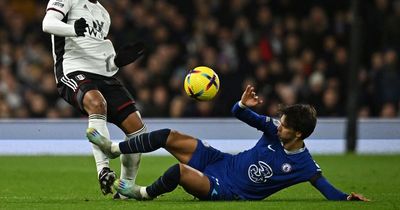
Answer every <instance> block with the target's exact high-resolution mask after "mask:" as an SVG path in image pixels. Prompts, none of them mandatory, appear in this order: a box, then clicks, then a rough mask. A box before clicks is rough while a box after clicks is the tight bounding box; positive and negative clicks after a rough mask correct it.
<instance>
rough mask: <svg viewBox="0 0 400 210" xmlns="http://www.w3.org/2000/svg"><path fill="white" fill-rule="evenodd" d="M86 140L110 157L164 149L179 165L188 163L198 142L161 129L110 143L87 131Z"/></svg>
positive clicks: (89, 130) (184, 135) (180, 134)
mask: <svg viewBox="0 0 400 210" xmlns="http://www.w3.org/2000/svg"><path fill="white" fill-rule="evenodd" d="M87 137H88V139H89V140H90V141H91V142H92V143H94V144H96V145H99V146H100V148H101V149H102V150H103V151H104V152H105V153H106V154H111V155H109V156H110V157H114V156H117V155H119V154H132V153H148V152H152V151H155V150H157V149H159V148H165V149H166V150H167V151H168V152H169V153H171V154H172V155H173V156H175V158H176V159H178V160H179V162H181V163H188V162H189V160H190V159H191V158H192V155H193V153H194V152H195V150H196V147H197V142H198V140H197V139H195V138H193V137H191V136H189V135H186V134H182V133H180V132H178V131H174V130H170V129H161V130H156V131H152V132H149V133H144V134H141V135H137V136H134V137H131V138H130V139H129V140H128V141H125V142H119V143H112V142H111V141H110V140H109V139H107V138H105V137H103V136H101V135H98V134H97V133H96V131H95V130H93V129H88V131H87Z"/></svg>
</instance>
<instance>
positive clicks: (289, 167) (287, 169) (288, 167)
mask: <svg viewBox="0 0 400 210" xmlns="http://www.w3.org/2000/svg"><path fill="white" fill-rule="evenodd" d="M282 171H283V172H285V173H289V172H290V171H292V165H290V164H289V163H284V164H282Z"/></svg>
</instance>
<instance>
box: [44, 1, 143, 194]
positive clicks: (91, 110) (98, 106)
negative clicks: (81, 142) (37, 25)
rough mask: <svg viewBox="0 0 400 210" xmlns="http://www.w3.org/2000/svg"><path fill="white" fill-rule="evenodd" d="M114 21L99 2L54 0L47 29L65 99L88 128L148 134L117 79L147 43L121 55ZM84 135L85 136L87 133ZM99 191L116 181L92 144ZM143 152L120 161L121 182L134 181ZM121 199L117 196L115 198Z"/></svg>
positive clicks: (105, 191)
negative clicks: (114, 127)
mask: <svg viewBox="0 0 400 210" xmlns="http://www.w3.org/2000/svg"><path fill="white" fill-rule="evenodd" d="M110 24H111V20H110V16H109V14H108V12H107V10H106V9H105V8H104V7H103V6H102V5H101V4H100V3H99V2H98V1H97V0H50V1H49V3H48V5H47V11H46V15H45V17H44V19H43V31H44V32H47V33H50V34H51V41H52V45H53V57H54V72H55V78H56V83H57V89H58V92H59V94H60V96H61V97H62V98H64V99H65V100H66V101H67V102H68V103H70V104H71V105H72V106H74V107H75V108H76V109H78V110H80V111H81V112H82V113H84V114H86V115H88V117H89V124H88V127H93V128H96V129H97V130H98V131H99V132H100V133H101V134H102V135H103V136H107V137H108V138H110V134H109V132H108V129H107V125H106V122H107V121H108V122H111V123H114V124H115V125H117V126H118V127H119V128H121V130H122V131H123V132H124V133H125V134H126V139H128V138H129V137H132V136H136V135H139V134H141V133H144V132H145V131H146V126H145V124H144V123H143V122H142V120H141V117H140V113H139V111H138V110H137V109H136V107H135V101H134V100H133V98H132V97H131V95H130V94H129V93H128V92H127V90H126V89H125V88H124V87H123V85H122V84H121V83H120V82H119V81H118V80H117V79H115V78H114V77H113V76H114V75H115V74H116V73H117V71H118V69H119V67H122V66H125V65H127V64H129V63H131V62H133V61H135V60H136V59H137V58H138V57H140V56H141V55H142V54H143V49H144V47H143V44H141V43H136V44H128V45H126V46H123V47H122V48H121V49H120V50H119V51H118V52H117V53H116V52H115V50H114V47H113V44H112V43H111V41H110V40H108V39H107V38H106V37H107V34H108V32H109V28H110ZM83 133H84V132H82V134H83ZM93 155H94V158H95V161H96V167H97V172H98V178H99V182H100V188H101V191H102V193H103V194H104V195H106V194H108V193H112V188H111V187H112V184H113V182H114V180H115V179H116V175H115V173H114V171H112V170H111V169H110V167H109V159H108V158H107V156H105V155H104V154H103V153H102V152H101V150H100V149H99V148H98V147H97V146H96V145H93ZM139 162H140V154H133V155H124V156H122V157H121V178H123V179H130V180H133V181H134V180H135V178H136V175H137V169H138V167H139ZM118 197H119V195H118V194H116V198H118Z"/></svg>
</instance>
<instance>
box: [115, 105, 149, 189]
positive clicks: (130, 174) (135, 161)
mask: <svg viewBox="0 0 400 210" xmlns="http://www.w3.org/2000/svg"><path fill="white" fill-rule="evenodd" d="M120 127H121V129H122V130H124V132H125V134H126V137H125V141H126V140H129V139H130V138H133V137H135V136H138V135H140V134H143V133H145V132H146V131H147V129H146V125H145V124H144V123H143V122H142V120H141V117H140V114H139V111H136V112H134V113H131V114H130V115H129V116H128V117H127V118H126V119H125V120H124V121H123V122H122V124H121V126H120ZM140 156H141V154H140V153H135V154H122V155H121V156H120V159H121V179H129V180H133V182H134V181H135V180H136V176H137V171H138V169H139V163H140Z"/></svg>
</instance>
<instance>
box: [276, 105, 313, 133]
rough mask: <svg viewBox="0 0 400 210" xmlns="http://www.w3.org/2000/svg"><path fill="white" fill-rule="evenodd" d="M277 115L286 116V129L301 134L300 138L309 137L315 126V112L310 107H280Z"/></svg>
mask: <svg viewBox="0 0 400 210" xmlns="http://www.w3.org/2000/svg"><path fill="white" fill-rule="evenodd" d="M278 111H279V113H280V114H281V115H286V121H285V124H286V126H287V127H289V128H292V129H293V130H295V131H298V132H300V133H301V138H302V139H305V138H307V137H309V136H310V135H311V134H312V132H313V131H314V128H315V125H316V124H317V111H315V108H314V107H313V106H311V105H307V104H295V105H291V106H282V105H281V106H280V107H279V110H278Z"/></svg>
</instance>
